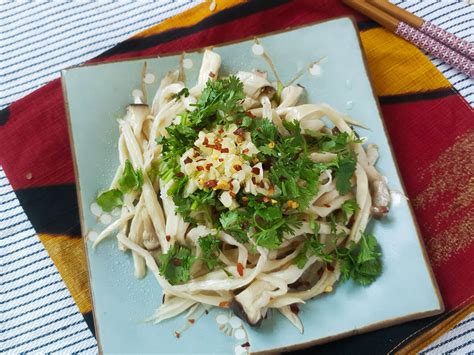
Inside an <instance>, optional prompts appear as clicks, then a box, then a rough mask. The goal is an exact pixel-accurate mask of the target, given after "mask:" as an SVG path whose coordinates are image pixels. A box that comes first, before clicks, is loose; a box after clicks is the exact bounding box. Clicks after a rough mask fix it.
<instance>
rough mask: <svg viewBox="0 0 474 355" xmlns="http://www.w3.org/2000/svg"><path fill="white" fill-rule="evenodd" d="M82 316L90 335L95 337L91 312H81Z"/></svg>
mask: <svg viewBox="0 0 474 355" xmlns="http://www.w3.org/2000/svg"><path fill="white" fill-rule="evenodd" d="M82 316H83V317H84V320H85V321H86V323H87V326H88V327H89V329H90V331H91V333H92V335H93V336H94V337H95V324H94V316H93V315H92V312H87V313H82Z"/></svg>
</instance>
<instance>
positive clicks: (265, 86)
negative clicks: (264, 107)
mask: <svg viewBox="0 0 474 355" xmlns="http://www.w3.org/2000/svg"><path fill="white" fill-rule="evenodd" d="M236 76H237V78H239V80H240V81H241V82H242V83H243V84H244V93H245V95H247V96H249V97H251V98H252V99H255V100H258V99H259V98H260V96H262V95H265V96H268V97H269V98H271V97H273V95H274V94H275V92H276V90H275V88H274V87H273V86H272V84H270V82H269V81H268V80H267V79H265V78H263V77H262V76H260V75H257V74H255V73H251V72H245V71H239V72H238V73H237V75H236Z"/></svg>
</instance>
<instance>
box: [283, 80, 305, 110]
mask: <svg viewBox="0 0 474 355" xmlns="http://www.w3.org/2000/svg"><path fill="white" fill-rule="evenodd" d="M302 93H303V88H302V87H301V86H299V85H289V86H286V87H285V88H284V89H283V91H282V92H281V101H280V105H278V108H285V107H290V106H295V105H296V104H297V103H298V100H299V98H300V96H301V94H302Z"/></svg>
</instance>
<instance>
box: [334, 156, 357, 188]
mask: <svg viewBox="0 0 474 355" xmlns="http://www.w3.org/2000/svg"><path fill="white" fill-rule="evenodd" d="M337 160H338V164H337V165H338V168H337V170H336V175H335V177H336V189H337V191H338V192H339V193H340V194H341V195H346V194H347V193H348V192H349V191H350V190H351V186H352V185H351V178H352V175H354V171H355V168H356V163H357V161H356V158H355V157H354V156H352V155H338V157H337Z"/></svg>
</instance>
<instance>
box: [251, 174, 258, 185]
mask: <svg viewBox="0 0 474 355" xmlns="http://www.w3.org/2000/svg"><path fill="white" fill-rule="evenodd" d="M252 182H253V183H254V184H255V185H257V179H255V176H252Z"/></svg>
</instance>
